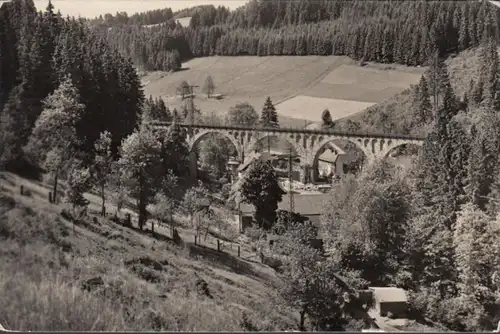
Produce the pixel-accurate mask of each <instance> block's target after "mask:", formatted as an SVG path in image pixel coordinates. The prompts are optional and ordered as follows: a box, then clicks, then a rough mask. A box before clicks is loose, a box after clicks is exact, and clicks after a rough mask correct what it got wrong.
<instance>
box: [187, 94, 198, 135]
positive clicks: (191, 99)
mask: <svg viewBox="0 0 500 334" xmlns="http://www.w3.org/2000/svg"><path fill="white" fill-rule="evenodd" d="M188 87H189V109H190V110H188V113H189V132H190V133H192V127H191V126H192V125H194V109H195V106H194V90H193V88H194V87H200V86H198V85H189V86H188ZM186 109H187V108H186Z"/></svg>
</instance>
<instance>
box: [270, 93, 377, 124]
mask: <svg viewBox="0 0 500 334" xmlns="http://www.w3.org/2000/svg"><path fill="white" fill-rule="evenodd" d="M372 105H373V103H370V102H357V101H349V100H337V99H327V98H321V97H310V96H304V95H299V96H296V97H293V98H291V99H289V100H286V101H285V102H283V103H280V104H279V105H277V106H276V110H277V112H278V113H279V114H281V115H287V116H288V117H292V118H297V119H301V118H303V119H306V120H308V121H311V122H317V121H318V119H321V114H322V113H323V110H325V109H328V110H334V112H332V119H333V120H334V121H335V120H337V119H340V118H345V117H349V116H351V115H353V114H356V113H358V112H359V111H360V110H363V109H366V108H367V107H369V106H372ZM312 106H314V107H312ZM305 110H309V112H307V113H305V112H304V111H305Z"/></svg>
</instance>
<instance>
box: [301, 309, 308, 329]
mask: <svg viewBox="0 0 500 334" xmlns="http://www.w3.org/2000/svg"><path fill="white" fill-rule="evenodd" d="M306 312H307V306H304V307H302V310H300V324H299V331H301V332H304V331H305V330H306V328H305V322H306Z"/></svg>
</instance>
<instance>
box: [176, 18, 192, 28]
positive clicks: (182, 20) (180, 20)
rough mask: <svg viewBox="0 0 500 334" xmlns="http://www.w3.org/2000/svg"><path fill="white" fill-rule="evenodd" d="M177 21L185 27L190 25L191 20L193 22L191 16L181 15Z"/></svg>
mask: <svg viewBox="0 0 500 334" xmlns="http://www.w3.org/2000/svg"><path fill="white" fill-rule="evenodd" d="M176 21H177V22H179V23H180V24H181V26H183V27H189V22H191V17H181V18H180V19H176Z"/></svg>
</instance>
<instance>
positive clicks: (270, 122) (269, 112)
mask: <svg viewBox="0 0 500 334" xmlns="http://www.w3.org/2000/svg"><path fill="white" fill-rule="evenodd" d="M260 123H261V126H263V127H269V128H277V127H279V123H278V113H277V112H276V108H275V107H274V105H273V102H272V101H271V97H269V96H268V97H267V99H266V102H265V103H264V107H263V108H262V113H261V116H260Z"/></svg>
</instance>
